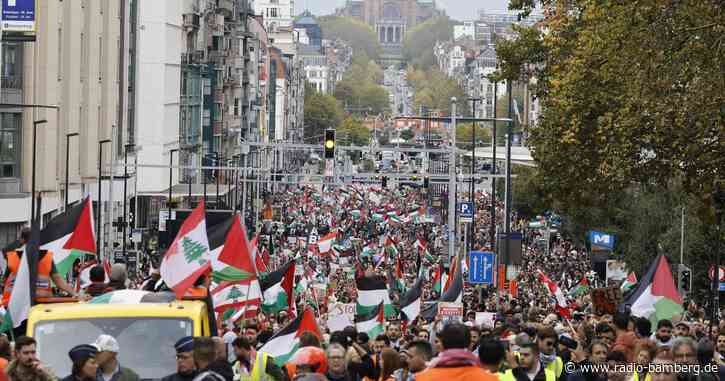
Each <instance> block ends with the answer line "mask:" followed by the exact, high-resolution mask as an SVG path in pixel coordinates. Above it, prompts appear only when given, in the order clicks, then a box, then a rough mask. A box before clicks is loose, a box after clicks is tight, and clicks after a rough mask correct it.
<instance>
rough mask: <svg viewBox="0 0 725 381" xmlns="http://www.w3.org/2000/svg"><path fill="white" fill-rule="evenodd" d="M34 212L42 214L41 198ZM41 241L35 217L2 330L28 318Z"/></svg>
mask: <svg viewBox="0 0 725 381" xmlns="http://www.w3.org/2000/svg"><path fill="white" fill-rule="evenodd" d="M35 209H36V210H35V211H34V214H35V215H38V216H39V215H40V211H41V210H42V209H41V207H40V199H38V203H37V205H36V207H35ZM39 243H40V221H38V220H37V219H33V220H32V223H31V227H30V239H29V240H28V242H27V243H26V244H25V252H24V253H23V256H22V257H21V258H20V265H19V267H18V272H17V273H16V275H15V282H14V283H13V290H12V292H11V293H10V301H9V302H8V308H7V311H6V313H5V314H4V316H3V323H2V326H0V332H5V331H10V332H11V333H12V330H13V329H14V328H18V327H20V326H21V325H22V324H23V321H25V320H27V319H28V314H29V313H30V307H31V306H32V305H33V304H34V303H33V298H34V297H35V287H34V286H35V284H36V282H37V277H38V274H37V268H38V256H39V254H40V250H39V246H40V245H39Z"/></svg>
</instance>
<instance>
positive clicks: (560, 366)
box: [546, 356, 564, 380]
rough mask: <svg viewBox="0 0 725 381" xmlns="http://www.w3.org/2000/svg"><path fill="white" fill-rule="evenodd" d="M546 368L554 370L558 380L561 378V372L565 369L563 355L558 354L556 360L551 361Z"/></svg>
mask: <svg viewBox="0 0 725 381" xmlns="http://www.w3.org/2000/svg"><path fill="white" fill-rule="evenodd" d="M546 369H548V370H550V371H552V372H554V375H555V376H556V379H557V380H558V379H559V378H561V372H563V371H564V360H562V359H561V357H559V356H556V360H554V361H552V362H550V363H549V365H547V366H546Z"/></svg>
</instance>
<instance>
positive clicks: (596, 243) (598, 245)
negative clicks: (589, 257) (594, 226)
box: [589, 230, 615, 251]
mask: <svg viewBox="0 0 725 381" xmlns="http://www.w3.org/2000/svg"><path fill="white" fill-rule="evenodd" d="M614 241H615V240H614V236H613V235H611V234H607V233H602V232H598V231H594V230H590V231H589V242H590V243H591V244H592V251H597V250H608V251H612V249H614Z"/></svg>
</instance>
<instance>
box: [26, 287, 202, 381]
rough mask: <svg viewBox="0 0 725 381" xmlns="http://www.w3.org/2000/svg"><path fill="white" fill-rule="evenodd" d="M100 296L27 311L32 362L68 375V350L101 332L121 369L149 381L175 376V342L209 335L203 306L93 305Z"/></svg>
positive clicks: (196, 303)
mask: <svg viewBox="0 0 725 381" xmlns="http://www.w3.org/2000/svg"><path fill="white" fill-rule="evenodd" d="M116 292H119V291H116ZM127 293H128V292H127ZM110 294H113V293H110ZM103 297H104V296H103V295H102V296H100V297H97V298H95V299H92V300H91V301H90V302H87V303H86V302H75V303H52V304H38V305H36V306H34V307H33V308H32V309H31V311H30V314H29V316H28V326H27V329H28V331H27V333H28V336H31V337H34V338H35V340H37V342H38V346H37V348H38V358H39V359H40V360H41V361H42V362H43V364H45V365H46V366H48V367H49V368H50V369H51V370H52V371H53V373H54V374H55V375H56V376H57V377H59V378H61V377H65V376H67V375H69V374H70V371H71V361H70V359H69V358H68V351H69V350H70V349H71V348H72V347H74V346H75V345H78V344H90V343H93V342H94V341H95V340H96V338H97V337H98V336H99V335H101V334H107V335H111V336H113V337H114V338H116V340H117V341H118V344H119V347H120V351H119V360H120V363H121V364H122V365H123V366H125V367H128V368H130V369H132V370H134V371H135V372H136V373H138V375H139V377H140V378H141V379H151V380H153V379H160V378H162V377H164V376H167V375H169V374H172V373H174V372H176V352H175V350H174V343H175V342H176V341H177V340H179V339H180V338H182V337H185V336H212V335H214V334H215V332H212V330H214V331H215V330H216V327H215V326H214V324H213V322H210V319H209V318H210V313H209V309H208V308H207V304H206V303H205V302H203V301H200V300H193V301H192V300H181V301H177V300H173V301H169V302H135V303H129V302H120V303H113V302H104V300H103V299H100V300H101V302H100V303H99V302H94V301H97V300H99V298H103Z"/></svg>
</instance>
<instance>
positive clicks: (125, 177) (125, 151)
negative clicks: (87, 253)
mask: <svg viewBox="0 0 725 381" xmlns="http://www.w3.org/2000/svg"><path fill="white" fill-rule="evenodd" d="M135 147H136V146H135V145H134V144H126V145H124V146H123V241H122V242H123V245H122V247H121V250H122V252H123V257H124V258H126V239H127V238H128V237H127V236H126V226H127V225H128V217H127V212H126V200H127V199H128V193H127V190H126V189H127V183H128V150H129V149H134V148H135Z"/></svg>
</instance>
